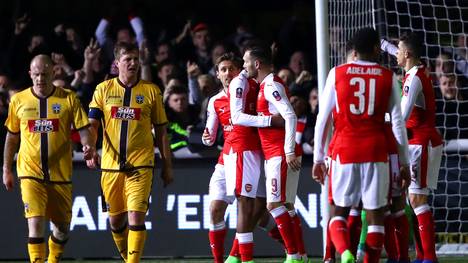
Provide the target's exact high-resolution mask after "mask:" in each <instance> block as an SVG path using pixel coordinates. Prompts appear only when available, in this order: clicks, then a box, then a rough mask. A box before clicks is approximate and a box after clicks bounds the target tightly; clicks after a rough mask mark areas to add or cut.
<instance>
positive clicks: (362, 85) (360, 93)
mask: <svg viewBox="0 0 468 263" xmlns="http://www.w3.org/2000/svg"><path fill="white" fill-rule="evenodd" d="M368 81H369V83H366V80H365V79H363V78H360V77H354V78H352V79H351V80H350V81H349V85H350V86H356V85H357V86H358V88H359V89H358V90H357V91H355V92H354V97H357V98H358V100H359V105H357V106H356V104H350V105H349V110H350V111H351V113H353V114H356V115H361V114H363V113H364V112H365V106H366V97H365V93H366V85H367V84H368V86H369V103H368V105H367V115H369V116H370V115H372V114H374V103H375V79H372V78H371V79H368Z"/></svg>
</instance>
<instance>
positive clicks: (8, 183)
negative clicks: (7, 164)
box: [3, 169, 15, 191]
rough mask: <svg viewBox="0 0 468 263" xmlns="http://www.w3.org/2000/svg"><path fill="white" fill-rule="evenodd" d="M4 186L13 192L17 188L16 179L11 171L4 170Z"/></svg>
mask: <svg viewBox="0 0 468 263" xmlns="http://www.w3.org/2000/svg"><path fill="white" fill-rule="evenodd" d="M3 185H4V186H5V188H6V189H7V190H8V191H11V190H12V189H13V187H14V186H15V178H14V176H13V172H12V171H11V170H10V169H3Z"/></svg>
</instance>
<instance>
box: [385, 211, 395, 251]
mask: <svg viewBox="0 0 468 263" xmlns="http://www.w3.org/2000/svg"><path fill="white" fill-rule="evenodd" d="M384 224H385V242H384V245H385V251H387V258H388V259H390V260H398V250H397V245H396V240H395V223H394V222H393V217H392V214H391V213H390V211H388V213H385V221H384Z"/></svg>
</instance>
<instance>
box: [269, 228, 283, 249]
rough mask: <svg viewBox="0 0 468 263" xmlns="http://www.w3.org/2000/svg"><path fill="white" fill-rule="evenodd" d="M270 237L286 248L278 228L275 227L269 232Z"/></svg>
mask: <svg viewBox="0 0 468 263" xmlns="http://www.w3.org/2000/svg"><path fill="white" fill-rule="evenodd" d="M268 236H269V237H271V238H272V239H273V240H276V241H278V242H279V243H280V244H281V245H282V246H283V247H284V241H283V238H282V237H281V233H280V231H279V229H278V227H277V226H275V227H273V228H272V229H271V230H270V231H268Z"/></svg>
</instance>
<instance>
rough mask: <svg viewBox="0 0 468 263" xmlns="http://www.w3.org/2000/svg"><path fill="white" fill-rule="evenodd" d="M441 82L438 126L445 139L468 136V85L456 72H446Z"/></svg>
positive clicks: (437, 116)
mask: <svg viewBox="0 0 468 263" xmlns="http://www.w3.org/2000/svg"><path fill="white" fill-rule="evenodd" d="M439 82H440V83H439V84H440V86H439V87H440V95H441V96H439V97H441V99H439V100H437V115H436V123H437V127H438V128H439V130H440V131H441V133H442V136H443V137H444V139H445V140H452V139H460V138H468V96H467V95H466V94H467V89H468V87H465V88H463V87H462V86H461V85H462V83H461V81H459V80H458V78H457V75H455V74H444V75H442V76H441V77H440V80H439Z"/></svg>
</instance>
